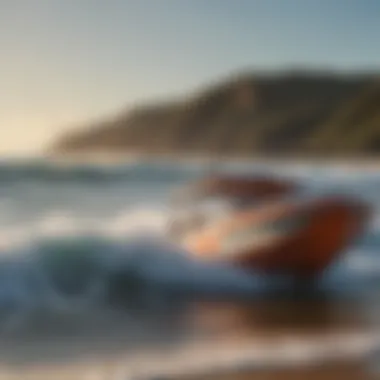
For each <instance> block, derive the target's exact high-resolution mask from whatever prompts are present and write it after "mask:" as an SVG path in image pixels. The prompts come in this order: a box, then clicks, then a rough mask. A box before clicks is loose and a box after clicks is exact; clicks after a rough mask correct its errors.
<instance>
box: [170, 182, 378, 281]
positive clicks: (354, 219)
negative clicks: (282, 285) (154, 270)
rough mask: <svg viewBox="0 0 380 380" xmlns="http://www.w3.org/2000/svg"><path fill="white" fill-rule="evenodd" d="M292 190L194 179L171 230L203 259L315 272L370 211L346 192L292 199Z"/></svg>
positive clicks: (358, 231)
mask: <svg viewBox="0 0 380 380" xmlns="http://www.w3.org/2000/svg"><path fill="white" fill-rule="evenodd" d="M194 189H195V191H194ZM299 189H300V186H299V185H297V184H295V183H293V182H291V181H285V180H280V179H275V178H265V177H257V178H250V179H245V178H233V177H219V178H213V179H207V180H204V181H201V182H199V183H197V184H196V186H195V187H194V188H193V192H192V193H190V194H192V196H193V200H194V199H196V201H194V202H192V203H190V204H188V205H187V207H188V208H187V209H188V214H187V215H186V213H184V215H183V216H182V218H181V217H179V218H177V219H176V221H175V222H176V223H173V224H172V225H171V226H170V227H171V232H172V234H173V235H174V236H175V237H177V239H179V240H180V242H181V244H183V245H184V246H185V247H186V248H187V249H188V250H189V251H190V252H192V253H193V254H194V255H195V256H197V257H199V258H200V259H202V260H215V261H218V262H220V261H227V262H229V263H232V264H234V265H241V266H243V267H245V268H250V269H252V270H255V271H261V272H265V273H289V274H292V275H295V276H300V277H313V276H316V275H318V274H320V273H321V272H322V271H323V270H324V269H325V268H326V267H328V265H329V264H330V263H332V262H333V261H334V260H335V259H336V258H337V257H338V255H339V254H340V253H342V252H343V251H344V249H345V248H347V246H349V245H350V243H352V242H353V241H354V240H355V239H356V238H357V237H358V236H360V235H361V234H362V232H363V231H364V229H365V227H366V224H367V222H368V221H369V218H370V214H371V212H370V209H369V206H368V205H367V204H365V203H364V202H362V201H359V200H357V199H353V198H348V197H345V196H321V195H320V196H317V197H310V196H308V197H306V198H305V197H302V196H301V197H298V196H294V197H293V195H297V194H298V191H297V190H299ZM194 194H195V195H194ZM289 195H290V196H289ZM210 197H211V199H210Z"/></svg>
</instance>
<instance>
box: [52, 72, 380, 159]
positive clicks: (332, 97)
mask: <svg viewBox="0 0 380 380" xmlns="http://www.w3.org/2000/svg"><path fill="white" fill-rule="evenodd" d="M379 78H380V76H379V75H377V74H376V73H374V74H369V73H365V74H360V73H359V74H337V73H328V72H327V73H326V72H308V71H304V72H300V71H294V72H282V73H269V74H268V73H267V74H263V73H261V74H260V73H245V74H241V75H238V76H233V77H228V78H225V79H224V80H220V82H215V83H213V84H209V85H206V86H204V87H202V88H200V89H198V91H195V92H194V93H191V94H190V95H188V96H184V97H183V98H182V99H178V100H176V101H175V102H167V103H162V104H153V105H140V106H139V107H138V108H135V109H133V110H131V111H130V112H127V113H124V114H120V115H116V116H115V117H114V118H113V119H111V120H104V121H98V122H97V123H96V125H88V126H83V128H81V129H79V131H78V132H75V133H74V132H71V133H69V134H66V135H63V136H61V137H60V138H59V139H58V140H57V141H56V143H55V144H54V145H53V146H52V147H50V151H51V152H53V153H54V154H86V153H91V152H95V151H102V152H109V153H113V154H124V153H125V154H140V155H144V154H146V155H155V154H193V155H220V156H223V157H229V156H231V157H246V158H247V157H254V156H255V157H256V156H266V157H273V156H288V155H290V156H294V155H295V156H297V155H301V156H316V157H326V156H334V157H336V156H338V157H346V156H349V157H367V156H371V157H373V156H377V154H379V153H380V80H379Z"/></svg>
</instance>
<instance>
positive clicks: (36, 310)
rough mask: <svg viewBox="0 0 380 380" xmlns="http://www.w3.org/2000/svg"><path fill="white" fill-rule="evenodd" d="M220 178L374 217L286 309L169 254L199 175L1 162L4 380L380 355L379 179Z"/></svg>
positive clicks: (167, 169) (340, 175)
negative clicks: (314, 285)
mask: <svg viewBox="0 0 380 380" xmlns="http://www.w3.org/2000/svg"><path fill="white" fill-rule="evenodd" d="M219 167H220V169H222V170H228V171H232V172H236V173H237V172H247V173H248V172H252V173H266V174H268V173H269V174H270V173H273V174H277V175H284V176H290V177H292V178H296V179H297V180H299V181H301V183H303V184H304V185H305V186H306V187H307V189H308V190H309V191H310V192H314V193H317V194H324V193H328V192H339V193H347V194H353V195H355V196H357V197H361V198H363V199H365V200H367V201H368V202H370V203H372V205H373V208H374V210H375V216H374V218H373V220H372V222H371V225H370V226H369V229H368V232H367V233H366V235H365V236H363V237H362V238H361V239H359V241H357V242H356V243H355V244H354V245H353V246H352V247H350V248H349V249H348V250H347V251H346V252H345V254H344V255H342V257H341V258H340V259H339V260H338V261H337V262H336V263H334V265H333V266H332V267H331V268H329V270H328V271H327V272H326V273H325V275H324V276H323V278H322V279H321V281H320V284H319V286H318V289H317V290H316V291H315V292H313V293H312V294H302V295H299V294H297V295H295V294H293V293H292V292H287V291H284V290H282V288H281V287H278V284H276V283H275V281H272V280H271V279H268V278H265V277H263V276H260V275H252V274H248V273H245V272H244V271H242V270H238V269H237V268H232V267H226V266H222V265H206V264H202V263H199V262H197V261H195V260H194V259H192V258H191V256H190V255H189V254H188V252H185V251H184V250H183V249H182V248H181V247H178V246H176V245H175V244H173V243H169V242H168V241H167V239H166V237H165V232H166V228H167V225H168V220H169V219H168V218H169V216H170V211H171V209H170V196H171V194H172V192H173V190H175V189H176V188H178V187H180V186H182V185H185V184H186V183H187V182H188V181H191V180H193V179H196V178H199V177H200V176H202V175H204V174H205V173H207V170H209V169H210V168H209V167H207V165H206V166H205V165H203V164H202V162H174V160H172V161H170V160H167V161H166V162H165V161H164V160H162V161H159V160H157V161H155V162H130V163H128V162H127V163H120V164H107V165H100V164H78V163H77V164H68V163H66V164H63V163H58V162H55V163H54V162H47V161H44V160H32V161H18V162H16V161H8V162H5V161H4V162H2V163H0V183H1V186H0V249H1V257H0V284H1V285H0V334H1V339H0V361H1V363H2V364H0V368H2V369H1V370H0V377H1V376H3V377H4V378H6V379H8V378H11V377H10V373H12V376H16V375H17V374H19V376H20V377H19V378H23V379H27V378H29V377H27V376H32V374H34V375H33V376H37V377H35V378H39V379H42V378H43V376H42V372H41V371H42V370H41V368H43V370H44V371H45V372H44V373H47V375H46V376H47V377H46V378H48V376H51V372H49V371H54V377H51V378H54V379H58V378H62V379H63V378H64V379H74V378H78V379H79V378H81V379H82V378H83V379H84V378H88V379H90V378H91V379H111V378H112V379H116V378H120V379H121V378H127V374H129V375H128V376H132V375H131V373H133V374H135V373H136V374H137V373H139V374H140V373H144V374H146V375H147V376H148V375H149V376H150V375H152V376H153V375H156V374H157V373H161V372H165V371H166V372H170V371H172V372H173V371H174V372H175V371H180V370H183V371H185V372H186V371H190V372H191V371H195V370H197V371H200V368H201V367H202V366H203V367H202V368H207V370H210V368H217V367H218V366H220V365H222V364H223V365H226V364H227V363H229V365H232V366H237V365H238V363H240V362H243V363H247V361H248V362H249V363H251V364H252V363H256V364H263V363H266V362H268V363H269V362H270V363H271V365H276V364H278V363H293V364H294V363H298V362H306V361H309V362H312V361H313V360H315V361H318V360H327V359H326V358H327V357H333V356H334V355H335V356H339V355H341V356H342V357H343V356H344V355H362V354H363V353H366V354H367V353H368V354H369V353H371V352H372V351H373V350H374V349H375V348H376V347H377V345H379V346H380V334H379V332H380V330H379V329H378V327H379V322H380V313H379V310H380V307H379V306H378V305H379V300H380V287H379V283H380V256H379V248H380V214H379V211H377V210H380V208H379V206H380V193H379V191H378V189H379V187H380V170H378V169H376V168H367V169H365V167H357V168H354V167H352V166H350V165H346V166H339V165H329V166H325V165H322V164H320V165H317V164H314V165H313V164H302V163H293V164H274V163H271V164H268V163H257V164H253V163H250V162H223V163H220V165H219ZM105 289H107V290H105ZM110 289H112V290H111V291H110ZM321 344H322V346H321ZM332 344H333V346H332ZM329 345H330V346H329ZM329 347H330V348H329ZM329 350H330V351H329ZM322 351H323V352H324V354H322V353H321V352H322ZM265 355H266V356H265ZM371 363H372V362H371ZM371 365H372V364H371ZM32 368H33V370H32ZM52 368H53V369H52ZM57 368H59V369H57ZM63 368H65V370H64V369H63ZM67 368H70V371H71V372H70V375H69V374H68V372H65V371H66V369H67ZM79 368H80V369H79ZM33 371H34V372H33ZM36 371H37V372H36ZM38 371H40V372H38ZM120 371H122V372H120ZM160 371H161V372H160ZM36 373H38V375H36ZM79 373H80V375H79ZM379 373H380V372H379ZM49 374H50V375H49ZM59 376H61V377H59ZM75 376H76V377H75ZM85 376H88V377H85ZM91 376H92V377H91ZM96 376H97V377H96ZM117 376H119V377H117ZM12 378H16V377H12ZM30 378H32V377H30ZM129 378H132V377H129Z"/></svg>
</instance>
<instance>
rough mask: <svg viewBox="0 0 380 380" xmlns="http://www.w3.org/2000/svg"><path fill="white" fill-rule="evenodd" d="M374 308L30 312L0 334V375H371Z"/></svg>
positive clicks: (275, 302)
mask: <svg viewBox="0 0 380 380" xmlns="http://www.w3.org/2000/svg"><path fill="white" fill-rule="evenodd" d="M375 306H376V305H375V304H374V303H373V301H367V300H365V299H345V300H342V299H330V298H324V297H322V298H318V299H278V298H273V299H268V298H267V299H264V300H256V301H251V302H247V301H244V302H243V301H240V302H237V301H218V302H216V301H214V302H210V301H202V302H196V303H192V304H189V305H181V306H180V307H177V308H174V309H173V308H172V309H171V310H168V309H166V308H163V309H161V310H159V309H156V308H153V309H150V310H146V309H134V310H133V311H131V310H128V311H123V312H120V313H116V314H115V313H114V314H107V313H105V314H103V315H101V313H94V312H93V313H90V314H92V315H83V316H82V317H81V318H79V317H78V315H76V316H74V315H73V316H72V317H70V318H69V317H67V316H66V317H65V318H63V319H62V317H61V319H59V318H58V319H57V318H56V319H54V318H52V319H51V320H49V321H48V320H45V321H44V320H42V319H41V318H37V322H38V323H39V327H38V328H37V327H36V326H37V324H38V323H37V324H36V323H34V325H33V327H32V328H29V330H28V328H26V329H25V330H24V331H20V332H18V333H17V334H16V335H15V334H13V335H10V336H9V337H5V336H3V337H2V339H1V341H0V360H1V362H2V364H1V372H0V379H7V380H8V379H9V380H10V379H14V380H16V379H20V380H21V379H23V380H28V379H38V380H44V379H49V380H51V379H55V380H56V379H65V380H66V379H67V380H74V379H91V380H92V379H94V380H97V379H98V380H100V379H104V380H106V379H115V380H116V379H128V378H129V379H140V380H142V379H153V378H157V376H161V377H159V378H162V379H165V378H167V379H189V380H190V379H194V380H203V379H210V380H212V379H214V378H215V379H216V378H218V379H226V380H243V379H244V380H245V379H256V378H257V379H268V380H271V379H275V378H281V379H303V378H305V377H306V376H307V377H308V378H309V379H318V380H319V379H341V378H342V379H348V380H349V379H353V380H356V379H364V380H366V379H367V378H368V379H371V380H374V379H380V370H379V371H377V373H376V372H375V368H374V365H375V364H376V359H373V358H372V359H371V358H370V357H369V356H368V355H369V354H370V353H371V351H372V350H373V348H374V346H376V345H377V344H379V343H380V330H379V327H380V323H379V322H380V318H378V314H377V311H376V309H375ZM48 327H50V329H48ZM369 359H371V360H369ZM377 362H380V361H379V359H377Z"/></svg>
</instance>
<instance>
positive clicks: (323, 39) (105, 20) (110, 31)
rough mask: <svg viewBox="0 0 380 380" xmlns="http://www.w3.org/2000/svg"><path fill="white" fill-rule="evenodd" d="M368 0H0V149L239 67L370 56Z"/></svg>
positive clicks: (379, 9)
mask: <svg viewBox="0 0 380 380" xmlns="http://www.w3.org/2000/svg"><path fill="white" fill-rule="evenodd" d="M379 36H380V1H379V0H0V47H1V55H0V57H1V58H0V85H1V88H0V101H1V109H0V125H1V129H0V153H8V152H16V151H33V150H36V149H40V148H41V147H42V146H43V144H46V142H47V141H49V140H51V139H52V138H53V137H54V136H56V135H57V133H62V131H63V130H64V129H65V128H67V127H70V126H72V127H75V126H77V125H78V123H79V125H80V124H81V123H82V122H83V121H85V120H92V119H94V118H96V117H99V116H101V115H109V114H112V113H113V112H114V111H120V110H121V109H123V108H124V107H126V106H129V105H131V104H132V103H133V102H135V101H139V100H142V99H150V98H155V97H157V96H165V95H176V94H181V93H185V92H186V91H188V90H191V89H194V88H196V87H197V86H199V85H201V84H202V83H203V82H205V81H208V80H210V79H215V78H218V77H220V76H223V75H226V74H229V73H231V72H233V71H234V70H237V69H241V68H243V69H245V68H249V67H252V68H255V67H258V68H277V67H282V66H291V65H297V66H302V65H312V66H321V65H322V66H325V67H334V68H344V69H351V68H353V69H355V68H366V67H371V68H376V67H380V48H379Z"/></svg>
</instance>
